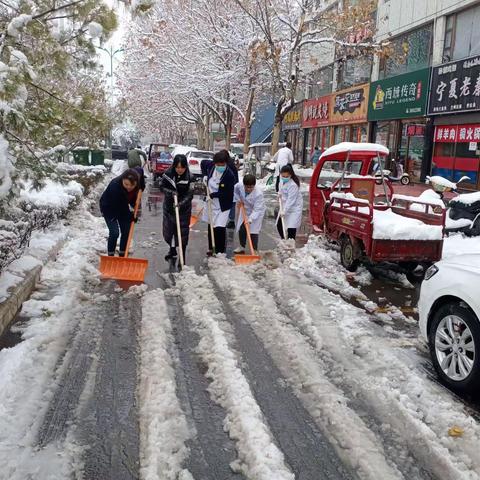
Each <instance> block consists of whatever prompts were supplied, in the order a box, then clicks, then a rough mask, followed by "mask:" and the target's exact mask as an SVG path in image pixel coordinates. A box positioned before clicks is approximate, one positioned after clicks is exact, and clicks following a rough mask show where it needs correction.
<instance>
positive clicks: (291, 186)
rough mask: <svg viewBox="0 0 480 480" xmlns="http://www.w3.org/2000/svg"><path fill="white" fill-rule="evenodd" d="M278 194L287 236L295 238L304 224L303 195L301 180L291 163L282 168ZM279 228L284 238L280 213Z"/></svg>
mask: <svg viewBox="0 0 480 480" xmlns="http://www.w3.org/2000/svg"><path fill="white" fill-rule="evenodd" d="M278 195H279V197H280V198H279V200H280V201H281V204H282V207H283V214H284V218H285V230H286V232H287V238H289V239H291V238H292V239H294V240H295V238H296V236H297V228H299V227H300V225H301V224H302V212H303V197H302V192H301V191H300V180H299V179H298V177H297V176H296V175H295V172H294V170H293V167H292V166H291V165H290V164H288V165H285V166H284V167H282V169H281V170H280V189H279V192H278ZM277 230H278V233H279V234H280V237H281V238H282V239H283V240H284V239H285V237H284V227H283V224H282V217H281V215H280V214H279V215H278V218H277Z"/></svg>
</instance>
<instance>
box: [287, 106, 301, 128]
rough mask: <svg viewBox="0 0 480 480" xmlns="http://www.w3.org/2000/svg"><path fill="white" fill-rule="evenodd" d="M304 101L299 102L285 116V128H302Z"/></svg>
mask: <svg viewBox="0 0 480 480" xmlns="http://www.w3.org/2000/svg"><path fill="white" fill-rule="evenodd" d="M302 106H303V102H300V103H297V104H296V105H295V106H294V107H293V108H292V109H291V110H290V111H289V112H288V113H287V114H286V115H285V117H284V119H283V126H282V127H283V130H296V129H297V128H302Z"/></svg>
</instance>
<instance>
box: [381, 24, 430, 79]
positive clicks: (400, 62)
mask: <svg viewBox="0 0 480 480" xmlns="http://www.w3.org/2000/svg"><path fill="white" fill-rule="evenodd" d="M432 40H433V25H431V24H430V25H427V26H425V27H421V28H419V29H417V30H414V31H412V32H409V33H407V34H405V35H402V36H400V37H397V38H395V39H394V40H392V41H391V51H390V52H389V54H388V55H387V56H386V57H384V58H383V59H382V61H381V63H380V78H381V79H382V78H388V77H394V76H395V75H401V74H403V73H408V72H413V71H415V70H420V69H421V68H427V67H429V66H430V63H431V56H432Z"/></svg>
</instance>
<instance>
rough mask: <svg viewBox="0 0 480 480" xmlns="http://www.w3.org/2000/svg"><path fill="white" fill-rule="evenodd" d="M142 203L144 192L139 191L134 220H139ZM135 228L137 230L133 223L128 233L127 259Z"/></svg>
mask: <svg viewBox="0 0 480 480" xmlns="http://www.w3.org/2000/svg"><path fill="white" fill-rule="evenodd" d="M141 203H142V191H141V190H139V191H138V193H137V200H136V201H135V209H134V210H133V216H134V218H137V213H138V209H139V208H140V204H141ZM134 228H135V222H134V221H132V223H131V224H130V231H129V232H128V240H127V246H126V247H125V258H127V257H128V251H129V250H130V244H131V243H132V238H133V230H134Z"/></svg>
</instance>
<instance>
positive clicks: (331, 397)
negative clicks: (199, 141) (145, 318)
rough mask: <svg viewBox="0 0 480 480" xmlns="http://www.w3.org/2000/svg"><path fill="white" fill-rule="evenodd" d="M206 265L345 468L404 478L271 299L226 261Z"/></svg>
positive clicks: (386, 478)
mask: <svg viewBox="0 0 480 480" xmlns="http://www.w3.org/2000/svg"><path fill="white" fill-rule="evenodd" d="M210 266H211V274H212V275H213V277H214V278H215V281H216V283H217V285H219V286H220V287H221V289H222V290H223V291H224V292H225V293H227V292H228V293H229V294H230V296H231V297H230V298H231V302H230V303H231V305H232V308H235V309H237V310H239V311H242V316H243V318H244V319H245V320H246V321H247V322H248V323H249V325H250V326H251V327H252V328H253V331H254V332H255V334H256V335H257V336H258V338H260V339H261V340H262V342H263V344H264V345H265V347H266V349H267V351H268V352H269V353H270V355H271V356H272V358H273V360H274V361H275V363H276V365H277V367H278V368H279V369H280V371H281V372H282V374H283V376H284V378H285V379H286V380H287V381H288V383H289V384H290V385H291V387H292V388H293V390H294V392H295V393H296V395H297V396H298V397H299V398H300V399H301V400H302V401H303V403H304V405H305V407H306V408H307V410H308V411H309V413H310V415H311V416H312V418H313V419H314V420H315V421H316V423H317V425H318V426H319V427H320V428H321V430H322V432H323V434H324V435H325V436H326V437H327V438H329V439H330V441H331V442H332V443H333V444H334V446H335V447H336V449H337V452H338V454H339V456H340V458H341V459H342V460H343V462H344V464H345V465H348V466H349V467H350V468H351V469H352V471H355V472H356V473H357V475H358V476H359V477H360V478H362V479H369V480H370V479H371V480H378V479H382V480H394V479H395V480H398V479H402V478H403V476H402V474H401V473H400V472H399V471H398V469H397V468H396V467H395V466H393V465H390V464H389V463H388V462H387V461H386V459H385V452H384V449H383V446H382V445H381V443H380V442H379V441H378V439H377V438H376V437H375V436H374V435H373V434H372V432H371V431H370V430H369V429H368V428H367V427H366V425H365V424H364V423H363V421H362V419H361V418H360V417H359V416H358V415H356V414H355V413H354V412H353V411H352V410H351V409H350V408H349V407H348V406H347V400H346V399H345V397H344V396H343V394H342V392H341V391H340V390H339V389H338V388H337V387H336V386H335V385H333V384H332V383H331V382H329V380H328V379H327V378H326V375H325V365H323V364H322V363H321V362H319V361H318V358H316V355H315V353H314V352H313V349H312V348H311V346H310V345H309V343H308V342H306V341H305V339H304V338H303V336H302V335H299V333H298V331H296V330H294V329H293V328H292V327H291V326H290V325H289V319H288V318H286V317H285V316H284V315H283V314H282V313H281V312H280V311H279V310H278V308H277V305H276V301H275V299H274V298H273V297H272V296H271V295H269V294H268V293H267V292H266V291H265V290H264V289H263V288H262V286H261V285H260V284H259V283H256V282H255V281H254V280H253V278H252V277H250V276H248V275H246V274H245V273H244V271H243V269H241V268H238V267H233V266H232V265H231V263H230V262H228V261H219V262H211V263H210ZM250 268H252V267H250ZM253 268H255V267H253Z"/></svg>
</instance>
